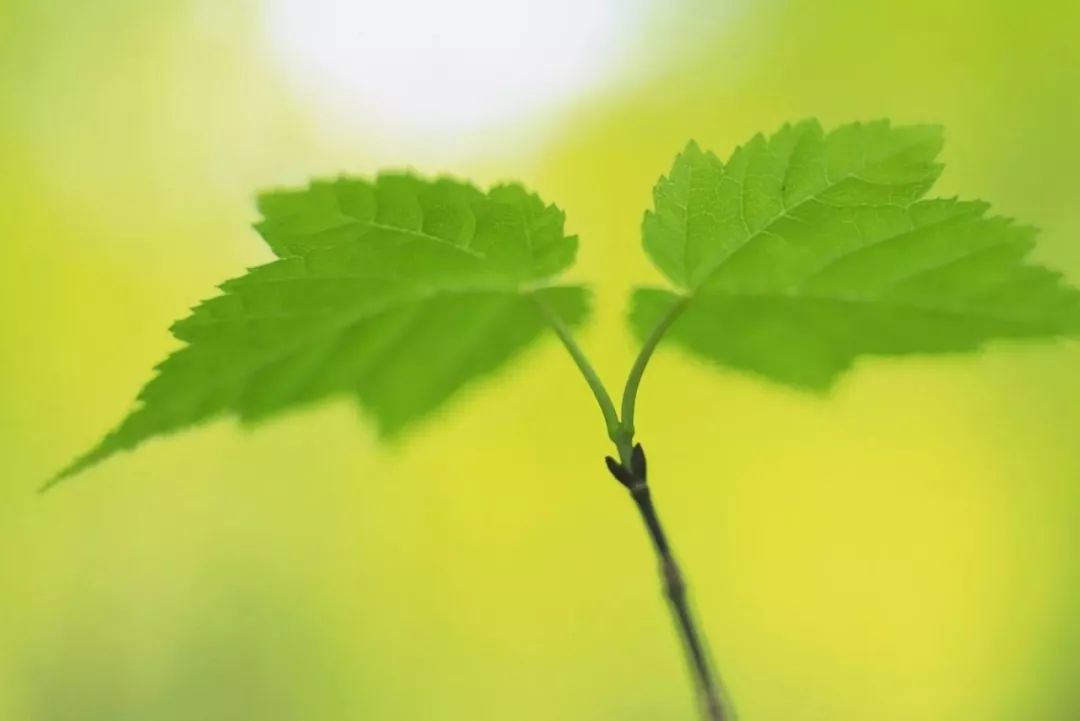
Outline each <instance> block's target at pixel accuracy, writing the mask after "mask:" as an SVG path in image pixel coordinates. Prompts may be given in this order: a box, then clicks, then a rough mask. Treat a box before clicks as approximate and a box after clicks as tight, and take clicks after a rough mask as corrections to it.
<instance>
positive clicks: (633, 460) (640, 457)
mask: <svg viewBox="0 0 1080 721" xmlns="http://www.w3.org/2000/svg"><path fill="white" fill-rule="evenodd" d="M630 470H631V471H632V472H633V474H634V476H636V477H637V478H638V479H640V480H641V481H642V482H643V483H644V482H645V481H646V480H648V476H647V475H646V466H645V449H644V448H642V447H641V444H640V443H638V444H636V445H635V446H634V451H633V453H631V454H630Z"/></svg>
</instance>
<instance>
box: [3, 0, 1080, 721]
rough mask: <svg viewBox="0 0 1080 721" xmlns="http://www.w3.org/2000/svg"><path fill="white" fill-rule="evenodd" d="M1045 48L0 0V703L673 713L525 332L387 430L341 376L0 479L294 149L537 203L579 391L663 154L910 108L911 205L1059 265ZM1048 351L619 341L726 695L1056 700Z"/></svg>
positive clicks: (971, 34)
mask: <svg viewBox="0 0 1080 721" xmlns="http://www.w3.org/2000/svg"><path fill="white" fill-rule="evenodd" d="M424 6H430V7H424ZM1078 28H1080V4H1077V3H1074V2H1067V1H1065V0H1062V1H1061V2H1030V3H1019V2H1015V1H1013V0H1010V1H1009V2H999V1H997V0H991V1H979V0H966V1H965V0H909V1H908V2H903V3H900V2H880V3H868V2H863V1H862V0H834V1H833V2H828V3H822V2H798V1H792V2H760V3H736V2H733V1H731V2H727V3H725V2H724V1H723V0H719V1H715V0H714V1H713V2H704V1H697V2H695V1H686V2H675V1H674V0H667V1H666V2H660V1H656V2H649V1H648V0H607V1H606V2H605V1H604V0H578V1H577V2H568V1H566V0H557V1H556V0H552V1H551V2H547V3H539V2H522V1H520V0H503V1H502V2H500V3H495V2H490V1H489V2H484V1H482V0H469V1H467V2H466V1H463V2H460V3H445V4H442V3H436V2H430V3H419V2H417V1H416V0H409V1H408V2H406V1H405V0H401V2H399V3H396V4H395V3H366V2H355V3H348V2H343V1H342V0H336V1H335V0H308V1H307V2H303V1H302V0H262V1H259V0H246V1H245V2H233V3H229V2H220V0H174V1H172V2H148V1H147V0H98V1H96V2H75V1H73V0H49V1H48V2H45V1H43V0H0V111H2V112H0V307H2V308H3V309H4V310H3V312H0V339H2V340H0V343H2V344H3V347H2V353H0V430H2V434H0V481H2V483H0V719H2V720H3V721H195V720H198V721H219V720H220V721H226V720H230V721H234V720H243V719H260V720H261V721H279V720H280V721H286V720H288V721H298V720H301V719H303V720H305V721H306V720H309V719H423V720H427V719H431V720H438V721H457V720H459V719H461V720H465V719H468V720H469V721H493V720H495V719H511V718H512V719H517V720H519V721H527V720H529V719H544V720H545V721H554V720H560V721H571V720H574V721H578V720H582V721H583V720H585V719H589V720H592V719H613V720H618V721H645V720H646V719H648V720H654V719H656V720H660V719H662V720H665V721H666V720H668V719H690V718H693V708H692V704H691V700H690V694H689V686H688V681H687V679H686V677H685V674H684V667H683V661H682V658H681V656H680V653H679V651H678V647H677V645H676V642H675V638H674V635H673V632H672V630H671V628H670V622H669V619H668V618H667V615H666V611H665V609H664V607H663V605H662V602H661V600H660V596H659V591H658V584H657V580H656V578H655V572H654V567H653V561H652V558H651V551H650V550H649V548H648V545H647V540H646V538H645V535H644V533H643V532H642V530H641V529H640V528H639V521H638V519H637V518H636V517H635V514H634V512H633V508H632V505H631V504H630V503H629V501H628V500H627V499H626V498H625V497H624V494H623V493H622V492H621V491H620V489H619V488H618V486H617V485H616V484H615V483H614V482H613V481H612V480H611V479H610V478H609V477H607V476H606V473H605V472H604V470H603V465H602V462H601V460H602V455H603V454H604V453H606V452H607V448H606V445H605V438H604V434H603V431H602V426H601V423H600V422H599V415H598V414H597V413H596V411H595V408H594V406H593V401H592V399H591V398H590V397H589V395H588V393H587V390H586V389H585V387H584V384H583V383H582V382H581V381H580V379H579V378H578V377H577V376H576V375H575V372H574V369H573V367H572V365H571V363H570V362H569V360H568V359H567V358H566V357H564V352H563V351H562V349H561V348H560V347H558V345H557V343H556V342H554V341H553V340H549V341H547V342H546V343H545V344H543V345H542V346H541V347H538V348H535V349H533V350H532V351H530V352H529V353H528V354H527V356H526V357H525V358H524V360H523V361H522V362H519V363H517V364H515V365H514V366H513V367H512V368H511V369H509V370H508V371H506V372H503V373H501V374H500V375H499V376H498V377H497V378H496V379H494V380H493V381H491V382H489V383H486V384H484V385H482V386H478V387H475V388H471V389H470V390H469V392H467V393H465V394H464V395H463V396H461V397H459V398H458V399H457V400H456V401H455V402H454V403H452V404H451V405H450V407H449V408H448V409H446V410H445V411H444V412H443V413H441V414H440V416H439V417H437V418H434V419H432V420H430V421H428V422H426V423H425V424H423V425H422V427H420V428H418V429H417V430H416V431H414V432H413V433H412V434H411V435H410V436H409V437H408V438H407V439H405V440H404V441H403V442H400V443H397V444H395V445H394V446H393V447H384V446H382V445H380V444H379V443H377V441H376V439H375V437H374V435H373V432H372V428H371V425H370V424H369V423H368V422H366V421H365V419H363V418H362V417H359V416H358V413H357V412H356V410H355V408H354V406H353V405H352V404H351V403H350V402H349V401H347V400H342V401H339V402H336V403H331V404H328V405H325V406H322V407H319V408H317V409H315V410H313V411H310V412H304V413H298V414H294V415H290V416H289V417H287V418H285V419H283V420H280V421H277V422H273V423H270V424H268V425H266V426H264V427H261V428H260V429H258V430H256V431H254V432H246V431H243V430H241V429H239V428H238V427H237V426H236V425H235V424H233V423H232V422H219V423H216V424H214V425H212V426H208V427H205V428H202V429H200V430H196V431H192V432H188V433H185V434H183V435H181V436H177V437H175V438H171V439H168V440H165V441H158V442H155V443H153V444H151V445H148V446H147V447H146V448H144V449H142V450H140V451H138V452H137V453H134V454H131V455H128V456H124V457H122V458H118V459H115V460H112V461H110V462H109V463H107V464H106V465H103V466H101V467H99V468H96V469H94V470H93V471H91V472H89V473H86V474H85V475H84V476H82V477H79V478H77V479H75V480H74V481H73V482H71V483H70V484H69V485H67V486H66V487H63V488H62V489H60V490H58V491H57V492H55V493H52V494H50V495H46V496H44V497H39V496H36V495H35V494H34V493H33V490H34V488H35V487H36V486H37V485H38V484H39V483H40V482H42V481H43V480H45V479H46V478H47V477H48V476H49V475H50V474H51V473H52V472H54V471H55V470H57V469H58V468H59V467H61V466H62V465H64V464H65V463H66V462H67V461H68V460H70V458H71V457H72V456H73V455H75V454H76V453H77V452H79V451H82V450H83V449H85V448H86V447H87V446H88V445H89V444H90V443H91V442H93V441H95V440H96V439H97V438H98V437H99V436H100V434H101V433H102V432H103V431H104V430H106V429H107V428H108V427H110V426H111V424H112V423H114V422H115V421H117V420H118V419H119V418H120V416H121V415H122V414H123V413H124V412H125V411H126V410H127V409H128V408H129V406H130V402H131V399H132V398H133V397H134V394H135V392H136V391H137V389H138V388H139V386H140V385H141V384H142V382H143V381H145V380H146V379H147V377H148V375H149V371H150V369H151V367H152V366H153V364H154V363H156V362H157V361H158V360H160V359H161V358H162V357H163V356H164V355H165V353H166V352H168V350H169V349H171V348H172V347H174V341H173V340H171V339H170V337H169V335H168V333H167V331H166V329H167V327H168V325H169V324H170V322H172V321H173V320H174V319H176V318H178V317H180V316H181V315H182V314H184V312H185V310H186V309H187V308H188V307H189V306H191V305H193V304H194V303H195V302H197V301H198V300H200V299H202V298H204V297H207V296H208V295H210V294H212V292H213V287H214V285H215V284H216V283H218V282H220V281H222V280H223V279H225V278H226V277H230V276H233V275H236V274H239V273H240V272H242V270H243V269H244V268H245V267H247V266H250V265H254V264H258V263H260V262H263V261H265V260H267V259H268V258H269V254H268V251H267V250H266V249H265V248H264V247H263V246H262V244H261V241H260V240H259V239H258V238H257V237H256V235H255V234H254V232H253V231H251V230H250V227H249V226H250V223H251V221H253V220H254V209H253V193H254V191H255V190H256V189H259V188H265V187H271V186H277V185H289V184H296V183H299V182H302V181H303V180H305V179H306V178H307V177H308V176H310V175H334V174H337V173H338V172H342V171H346V172H352V173H357V174H370V173H373V172H374V171H375V170H376V169H377V168H381V167H385V166H395V167H403V166H409V167H414V168H417V169H419V170H422V171H424V172H441V171H449V172H453V173H454V174H456V175H461V176H466V177H471V178H475V179H476V180H478V181H479V182H482V183H488V182H492V181H494V180H498V179H504V178H516V179H520V180H522V181H524V182H526V183H527V184H529V185H530V186H532V187H534V188H535V189H537V190H538V191H540V192H541V193H542V194H543V195H544V196H545V197H546V198H548V199H549V200H552V201H555V202H557V203H559V204H560V205H561V206H562V207H563V208H565V209H566V211H567V214H568V218H569V226H570V229H571V230H572V231H573V232H577V233H579V234H580V235H581V237H582V243H581V252H580V262H579V264H578V266H577V269H576V270H575V271H574V276H575V277H576V278H577V279H580V280H585V281H587V282H589V283H592V284H593V285H594V286H595V288H596V292H597V309H596V315H595V318H594V320H593V322H592V323H591V324H590V325H589V326H588V328H587V330H586V332H585V333H584V336H583V343H584V345H585V346H586V348H587V349H588V351H589V352H590V354H591V355H592V356H593V359H594V361H595V362H596V364H597V365H598V366H599V368H600V370H601V372H602V373H603V375H604V376H605V378H607V379H608V382H609V384H612V385H615V384H617V383H618V382H619V380H620V379H621V377H622V376H623V374H624V373H625V370H626V368H627V367H628V364H629V363H630V361H631V359H632V357H633V353H634V350H635V349H634V347H633V344H632V342H631V339H630V337H629V333H628V331H627V329H626V327H625V324H624V321H623V318H622V313H623V308H624V306H625V302H626V297H627V294H628V291H629V289H630V287H631V286H632V285H633V284H634V283H639V282H648V281H653V280H656V279H657V274H656V272H655V271H654V270H652V269H651V268H650V266H649V265H648V263H647V262H646V260H645V257H644V255H643V253H642V252H641V251H640V249H639V238H638V224H639V221H640V218H641V214H642V212H643V210H644V209H645V207H646V205H647V204H648V202H649V193H650V189H651V186H652V184H653V182H654V181H655V180H656V178H657V176H659V175H660V174H661V173H662V172H664V171H665V170H666V168H667V167H668V165H669V163H670V161H671V158H672V157H673V155H674V153H675V152H676V151H677V150H678V149H679V148H681V147H682V145H683V144H684V143H685V142H686V140H687V139H688V138H690V137H694V138H696V139H697V140H698V141H700V142H701V143H702V144H704V145H705V146H707V147H711V148H713V149H714V150H716V151H717V152H718V153H720V154H721V155H726V154H727V153H728V152H729V151H730V149H731V148H732V147H733V146H734V145H735V144H736V143H738V142H740V141H741V140H743V139H745V138H746V137H748V136H749V135H751V134H752V133H754V132H756V131H759V130H772V129H774V128H775V127H776V126H778V125H779V124H781V123H782V122H784V121H786V120H794V119H799V118H803V117H807V116H817V117H820V118H821V120H822V121H823V122H824V123H825V124H826V125H834V124H838V123H841V122H847V121H850V120H856V119H871V118H876V117H881V116H888V117H891V118H893V119H894V120H896V121H898V122H916V121H932V122H940V123H943V124H944V125H945V126H946V129H947V137H948V143H947V146H946V150H945V161H946V163H947V170H946V173H945V175H944V176H943V178H942V181H941V183H940V184H939V190H941V192H942V193H943V194H947V195H952V194H959V195H963V196H979V197H983V198H985V199H988V200H990V201H992V202H993V203H994V204H995V207H996V209H997V210H998V211H1000V212H1002V213H1006V214H1009V215H1013V216H1016V217H1018V218H1021V219H1023V220H1025V221H1027V222H1030V223H1034V224H1036V225H1038V226H1040V227H1041V228H1042V229H1043V233H1042V235H1041V246H1040V248H1039V250H1038V256H1039V259H1040V260H1041V261H1044V262H1046V263H1048V264H1051V265H1053V266H1055V267H1058V268H1060V269H1062V271H1063V272H1064V273H1065V274H1066V275H1067V276H1069V277H1070V278H1071V279H1072V280H1074V281H1080V212H1078V211H1077V198H1078V197H1080V141H1078V140H1077V135H1076V133H1077V128H1078V127H1080V94H1078V93H1077V88H1078V87H1080V43H1077V40H1076V38H1077V29H1078ZM442 29H445V33H444V32H443V31H442ZM1078 360H1080V348H1078V347H1077V346H1076V344H1069V343H1064V342H1063V343H1057V344H1055V343H1047V344H1039V345H1031V346H1028V345H1018V344H1008V343H1006V344H996V345H994V346H993V347H992V349H991V350H989V351H988V352H986V353H984V354H982V355H981V356H978V357H955V358H945V359H941V358H937V359H925V360H921V359H916V360H906V361H866V362H864V363H861V364H860V365H859V366H858V368H857V369H856V370H855V372H854V373H852V374H851V375H850V376H848V378H847V379H845V380H844V382H843V383H842V384H841V386H840V387H839V389H838V390H837V392H836V393H835V394H834V396H833V397H832V398H830V399H828V400H826V401H821V400H819V399H816V398H812V397H807V396H803V395H801V394H799V393H796V392H792V391H789V390H784V389H778V388H774V387H770V386H768V385H765V384H764V383H762V382H760V381H758V380H755V379H751V378H747V377H743V376H740V375H738V374H735V373H731V372H727V371H718V370H716V369H713V368H708V367H704V366H703V365H701V364H699V363H698V362H696V361H694V360H692V359H689V358H687V357H685V356H682V355H681V354H679V353H678V352H677V351H668V352H661V353H660V354H659V356H658V357H657V359H656V361H655V365H654V366H653V367H652V368H651V369H650V373H649V375H648V377H647V379H646V384H645V386H644V389H643V395H642V398H641V401H640V406H639V423H638V426H639V430H640V433H641V438H642V440H643V441H644V442H645V443H646V445H647V447H648V448H649V451H650V458H651V465H652V468H653V469H654V470H653V473H654V475H655V478H654V485H655V489H654V495H655V496H656V498H657V500H658V503H659V504H660V508H661V512H662V514H663V515H664V516H665V519H666V521H667V523H668V524H669V526H670V530H671V531H672V533H673V536H674V541H675V545H676V551H677V553H678V554H679V555H680V557H681V559H682V561H683V563H684V565H685V567H686V569H687V571H688V573H689V575H690V579H691V583H692V591H693V594H694V598H695V601H696V605H697V608H698V610H699V612H700V614H701V616H702V618H703V620H704V625H705V627H706V629H707V631H708V633H709V635H710V637H711V639H712V645H713V655H714V656H715V660H716V661H717V663H718V665H719V666H720V667H721V669H722V670H723V675H724V678H725V681H726V684H727V686H728V688H729V691H730V693H731V694H732V696H733V697H734V698H735V699H736V701H737V705H738V709H739V712H740V717H741V719H742V720H743V721H790V720H791V719H796V718H797V719H800V721H870V720H872V721H901V720H903V721H911V720H912V719H927V720H940V721H1017V720H1020V719H1022V720H1023V721H1074V720H1075V719H1080V684H1078V683H1077V678H1078V677H1080V624H1078V622H1077V618H1080V530H1078V524H1077V518H1078V516H1080V444H1078V443H1077V439H1078V432H1077V427H1078V425H1080V403H1078V402H1080V376H1078V374H1077V372H1076V368H1077V361H1078Z"/></svg>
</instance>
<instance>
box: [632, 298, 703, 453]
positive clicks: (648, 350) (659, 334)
mask: <svg viewBox="0 0 1080 721" xmlns="http://www.w3.org/2000/svg"><path fill="white" fill-rule="evenodd" d="M689 302H690V298H689V297H688V296H683V297H681V298H679V300H678V301H676V302H675V303H673V304H672V306H671V307H670V308H669V309H668V311H667V312H666V313H665V314H664V315H663V316H662V317H661V318H660V320H659V321H657V323H656V325H654V326H653V328H652V330H651V331H649V335H648V337H647V338H646V339H645V343H644V344H643V345H642V346H641V351H640V352H639V353H638V356H637V358H636V359H635V360H634V365H633V367H631V368H630V375H629V376H627V378H626V386H625V388H623V397H622V429H623V432H624V433H625V434H626V435H627V436H628V437H629V439H630V440H633V438H634V432H635V429H634V407H635V405H636V404H637V393H638V387H639V386H640V385H641V377H642V376H643V375H644V374H645V368H646V366H648V365H649V359H650V358H652V354H653V351H655V350H656V346H657V345H659V344H660V341H661V339H662V338H663V337H664V334H665V333H667V331H668V328H670V327H671V324H672V323H674V322H675V321H676V319H678V317H679V316H680V315H682V312H683V311H684V310H685V309H686V306H687V304H688V303H689ZM624 462H625V459H624Z"/></svg>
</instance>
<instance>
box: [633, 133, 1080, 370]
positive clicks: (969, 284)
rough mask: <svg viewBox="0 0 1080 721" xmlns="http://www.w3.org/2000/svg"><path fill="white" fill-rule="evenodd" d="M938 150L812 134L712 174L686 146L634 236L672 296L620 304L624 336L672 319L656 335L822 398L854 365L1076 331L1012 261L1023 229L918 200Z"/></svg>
mask: <svg viewBox="0 0 1080 721" xmlns="http://www.w3.org/2000/svg"><path fill="white" fill-rule="evenodd" d="M941 144H942V141H941V131H940V130H939V129H938V128H936V127H929V126H916V127H891V126H890V125H889V123H888V122H874V123H869V124H856V125H847V126H844V127H841V128H838V129H836V130H834V131H832V132H831V133H828V134H825V133H824V132H823V131H822V129H821V127H820V126H819V125H818V124H817V123H816V122H813V121H809V122H803V123H800V124H798V125H794V126H786V127H784V128H783V129H781V130H780V131H779V132H778V133H776V134H775V135H773V136H772V137H770V138H768V139H766V138H764V137H762V136H760V135H759V136H757V137H755V138H754V139H753V140H751V141H750V142H749V143H747V144H746V145H744V146H742V147H740V148H738V149H737V150H736V151H735V152H734V153H733V154H732V156H731V158H730V159H729V160H728V161H727V163H723V162H721V161H720V160H719V159H718V158H717V157H716V156H715V155H713V154H712V153H707V152H704V151H702V150H701V149H700V148H698V147H697V145H695V144H693V143H691V144H690V145H689V146H688V147H687V148H686V150H685V151H683V153H682V154H680V155H679V156H678V157H677V158H676V159H675V164H674V167H673V168H672V170H671V173H670V174H669V175H668V176H667V177H665V178H661V180H660V182H659V183H658V184H657V186H656V189H655V191H654V198H655V209H654V210H653V211H651V212H649V213H647V214H646V216H645V221H644V224H643V235H644V246H645V249H646V251H647V252H648V254H649V256H650V257H651V258H652V260H653V262H654V263H655V264H656V265H657V267H659V268H660V270H661V271H662V272H663V273H664V274H665V275H666V276H667V277H668V278H669V279H670V280H671V282H672V283H673V284H674V285H675V286H676V287H677V291H676V292H672V291H667V290H657V289H648V288H646V289H638V290H637V291H636V292H635V294H634V297H633V302H632V310H631V323H632V325H633V327H634V329H635V331H636V333H637V334H638V335H639V336H640V337H642V338H645V337H647V336H648V335H649V333H650V331H651V330H652V329H653V328H654V327H656V325H657V324H658V323H660V322H661V321H662V320H663V319H665V318H669V316H671V315H675V314H681V315H679V317H678V318H677V319H676V320H675V322H674V323H673V325H672V326H671V329H670V330H669V335H670V337H671V338H672V339H673V340H674V341H675V342H676V343H678V344H679V345H681V346H683V347H684V348H687V349H689V350H690V351H692V352H693V353H696V354H698V355H700V356H703V357H705V358H707V359H709V360H712V361H715V362H717V363H720V364H723V365H725V366H729V367H732V368H736V369H740V370H745V371H750V372H752V373H756V374H760V375H763V376H765V377H767V378H769V379H771V380H774V381H778V382H781V383H786V384H789V385H792V386H798V387H804V388H810V389H817V390H824V389H827V388H829V387H830V386H831V385H832V384H833V383H835V381H836V380H837V379H838V378H839V377H840V375H842V373H843V372H844V371H845V370H846V369H848V368H849V367H851V365H852V364H853V362H854V361H855V359H856V358H858V357H859V356H863V355H903V354H912V353H942V352H956V351H967V350H971V349H974V348H977V347H978V346H980V345H981V344H982V343H984V342H985V341H987V340H990V339H993V338H1033V337H1049V336H1058V335H1070V334H1076V333H1077V332H1080V293H1078V292H1077V291H1076V290H1074V289H1072V288H1070V287H1068V286H1066V285H1064V284H1063V283H1062V281H1061V279H1060V277H1059V276H1058V275H1057V274H1056V273H1053V272H1051V271H1049V270H1046V269H1044V268H1041V267H1038V266H1034V265H1031V264H1028V263H1027V262H1026V261H1025V257H1026V256H1027V254H1028V252H1029V251H1030V250H1031V249H1032V247H1033V245H1034V240H1033V238H1034V235H1035V231H1034V230H1033V229H1032V228H1029V227H1025V226H1020V225H1016V224H1014V223H1013V222H1011V221H1009V220H1007V219H1004V218H999V217H992V216H989V215H988V213H987V205H986V204H985V203H981V202H965V201H960V200H956V199H929V200H928V199H923V196H924V195H925V194H926V193H927V191H928V190H929V189H930V187H931V186H932V185H933V183H934V181H935V180H936V179H937V176H938V174H939V172H940V170H941V166H940V165H938V164H936V163H935V158H936V157H937V154H938V152H939V151H940V149H941ZM669 319H670V318H669Z"/></svg>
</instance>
